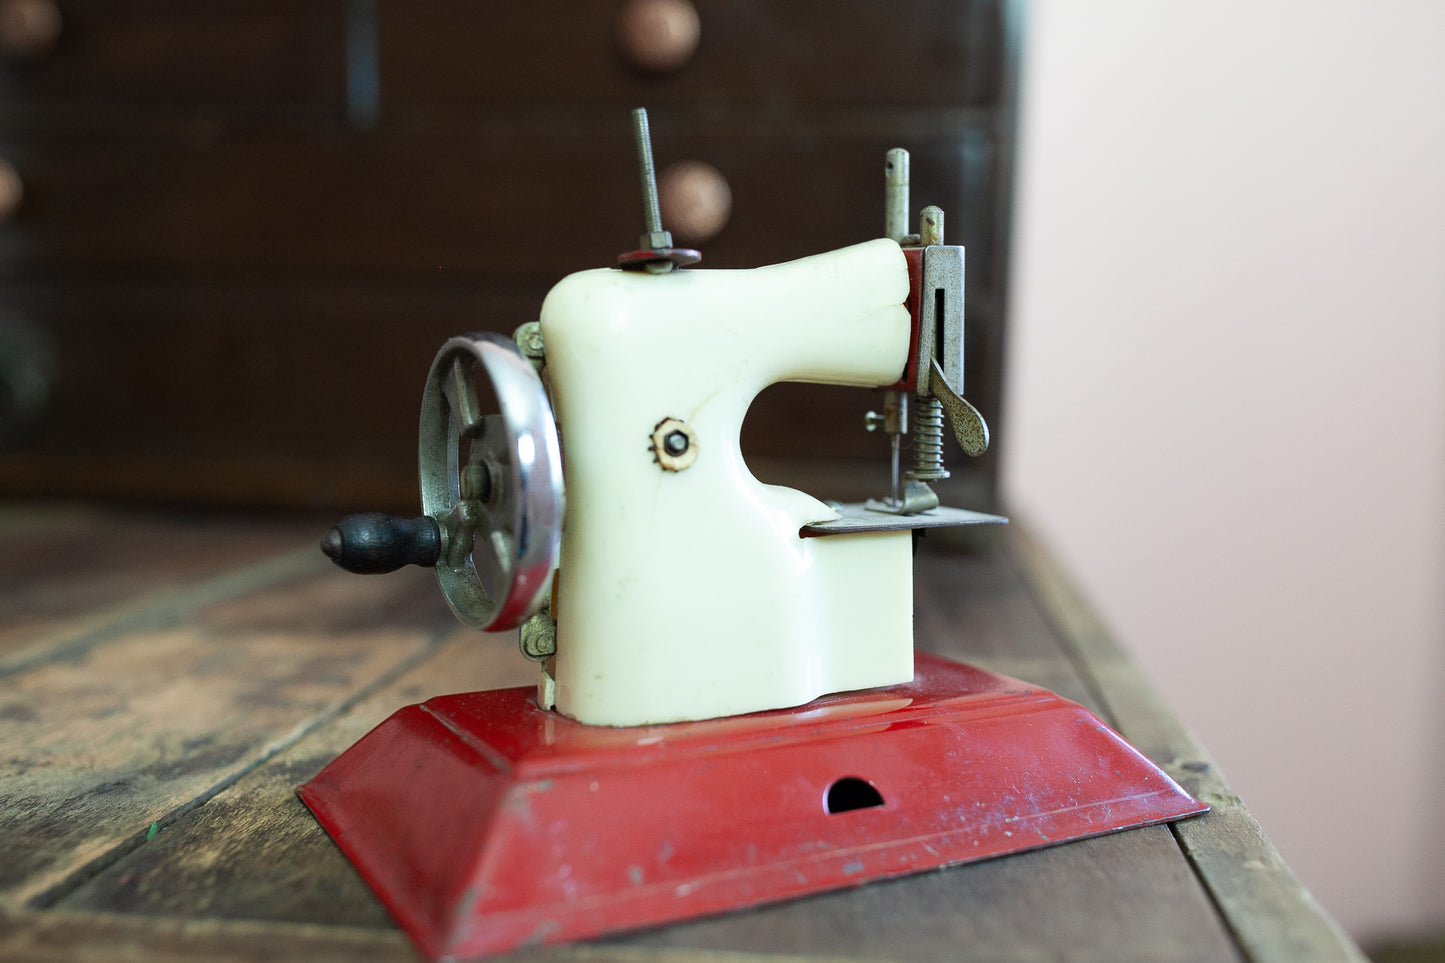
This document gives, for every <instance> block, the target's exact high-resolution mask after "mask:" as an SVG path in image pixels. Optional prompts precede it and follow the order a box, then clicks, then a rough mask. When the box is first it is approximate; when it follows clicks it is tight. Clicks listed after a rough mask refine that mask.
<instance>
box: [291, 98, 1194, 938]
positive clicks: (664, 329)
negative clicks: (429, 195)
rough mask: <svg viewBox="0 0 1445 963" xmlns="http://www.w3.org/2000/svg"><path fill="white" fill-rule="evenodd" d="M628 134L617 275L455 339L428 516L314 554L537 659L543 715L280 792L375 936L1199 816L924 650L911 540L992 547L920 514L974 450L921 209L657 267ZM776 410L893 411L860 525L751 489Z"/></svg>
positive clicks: (1095, 731) (497, 698) (745, 888)
mask: <svg viewBox="0 0 1445 963" xmlns="http://www.w3.org/2000/svg"><path fill="white" fill-rule="evenodd" d="M634 125H635V131H636V134H637V143H638V153H639V159H640V165H639V166H640V169H641V176H640V182H641V185H642V193H643V199H644V212H645V214H644V224H645V230H644V232H643V234H642V237H641V243H640V246H639V248H638V249H637V250H634V251H629V252H627V253H626V254H624V255H623V256H622V257H621V258H619V263H620V268H607V269H598V270H589V271H582V272H579V273H576V274H572V275H570V276H568V277H565V278H563V279H562V280H561V281H560V282H559V283H558V284H557V285H556V286H555V287H554V288H553V289H552V290H551V292H550V293H549V294H548V296H547V297H546V299H545V301H544V303H543V304H542V307H541V312H540V319H539V320H538V321H535V322H529V323H528V324H524V325H523V326H522V327H520V328H519V329H518V330H517V331H516V332H515V333H514V334H513V336H512V337H511V338H508V337H505V336H503V335H499V334H495V333H489V332H483V333H479V334H471V335H463V336H460V337H456V338H452V339H451V340H449V341H447V342H446V343H445V344H444V345H443V346H442V348H441V350H440V351H439V352H438V354H437V356H436V359H435V361H434V362H433V364H432V367H431V371H430V373H429V375H428V377H427V381H426V386H425V390H424V392H423V399H422V412H421V424H420V445H419V453H420V481H421V495H422V510H423V514H422V516H421V517H420V518H415V519H402V518H397V517H394V516H389V515H382V514H378V513H368V514H363V515H354V516H350V517H348V518H346V519H343V520H342V522H340V523H339V524H338V525H337V526H336V527H335V528H333V529H332V530H331V531H330V532H329V533H327V535H326V536H325V537H324V538H323V540H322V548H323V550H324V551H325V552H326V553H327V554H328V555H330V556H331V557H332V558H333V559H334V560H335V561H337V563H338V564H340V565H342V566H343V567H344V568H348V569H350V570H352V571H356V572H363V573H379V572H386V571H391V570H394V569H396V568H398V567H400V566H402V565H405V564H409V563H414V564H420V565H429V566H433V567H435V569H436V574H437V578H438V581H439V583H440V585H441V588H442V592H443V594H444V595H445V597H446V599H447V602H448V603H449V604H450V606H451V607H452V610H453V611H454V612H455V613H456V615H457V616H458V618H460V619H461V620H462V621H463V622H465V623H466V624H468V625H471V626H474V627H476V628H478V629H483V630H502V629H509V628H519V629H520V631H519V633H518V637H519V644H520V647H521V650H522V653H523V655H525V656H526V657H528V658H530V659H532V660H534V661H535V662H537V663H538V665H539V674H540V680H539V682H538V684H537V686H536V687H535V688H531V687H523V688H516V689H496V690H488V691H479V692H463V693H458V694H455V695H444V696H438V697H435V698H433V699H429V700H428V701H427V702H425V703H422V704H420V705H414V706H408V707H406V708H403V709H400V710H398V711H397V712H396V713H395V714H393V715H392V716H391V717H390V718H389V719H387V720H386V721H385V722H384V723H382V724H381V725H379V726H378V727H376V728H375V729H374V730H372V732H370V733H369V734H368V735H367V736H366V737H364V738H363V739H362V740H361V741H360V742H358V743H357V744H356V745H355V746H353V747H352V748H351V749H349V750H348V751H347V752H346V753H344V754H343V755H342V756H340V757H339V758H337V759H336V760H335V761H333V762H332V763H331V764H329V765H328V766H327V767H326V768H325V769H323V770H322V771H321V772H320V773H319V774H317V776H316V777H315V778H314V779H312V780H311V781H310V782H308V783H307V784H306V785H304V786H302V787H300V789H299V790H298V792H299V794H300V795H301V797H302V799H303V800H304V801H305V802H306V804H307V805H308V806H309V807H310V808H311V809H312V811H313V812H314V813H315V814H316V816H317V818H318V819H319V820H320V821H321V823H322V825H324V826H325V828H326V829H327V831H328V832H330V833H331V835H332V837H333V838H334V839H335V840H336V842H337V844H338V845H339V846H340V847H341V848H342V849H343V850H344V851H345V852H346V854H347V856H348V857H350V858H351V860H352V861H353V863H355V865H356V867H357V868H358V870H359V871H360V872H361V874H362V876H363V877H364V878H365V879H366V881H367V882H368V883H369V884H370V885H371V886H372V888H373V889H374V890H375V892H376V893H377V895H378V896H379V897H380V898H381V900H382V901H383V902H385V904H386V905H387V907H388V909H389V910H390V911H391V912H392V914H393V916H394V917H395V918H396V920H397V922H398V923H399V924H400V925H402V926H403V927H404V928H405V929H406V930H407V931H408V932H409V933H410V934H411V936H412V937H413V938H414V939H415V940H416V941H417V942H418V944H419V945H420V946H421V948H422V949H423V951H424V952H426V953H427V954H428V955H429V956H432V957H435V958H443V957H445V958H456V957H464V956H473V955H476V954H480V953H488V952H496V951H504V950H508V949H512V948H514V947H517V946H519V945H523V944H535V943H539V942H540V943H552V942H558V941H562V940H569V939H582V938H587V937H590V936H594V935H598V934H602V933H608V932H614V931H618V930H624V929H629V928H635V927H640V926H648V925H657V924H659V923H664V922H667V921H670V920H676V919H682V918H687V917H691V916H697V915H703V914H708V913H715V912H721V911H724V910H728V909H733V908H737V907H743V906H753V905H758V904H760V903H764V902H769V901H772V900H779V899H787V898H793V897H797V896H801V895H805V894H807V893H813V892H818V891H822V890H826V889H832V888H836V887H843V886H856V885H859V884H860V883H862V882H865V881H868V880H872V879H878V878H883V877H889V876H897V875H902V874H905V873H912V872H918V871H922V870H927V869H933V868H937V867H941V866H945V865H949V864H954V863H961V862H968V861H972V860H977V859H984V858H989V857H992V856H998V855H1002V854H1006V853H1009V852H1015V851H1019V850H1022V849H1031V848H1035V847H1037V846H1040V845H1052V844H1056V843H1060V842H1065V841H1068V840H1072V839H1079V838H1083V837H1086V836H1092V835H1098V834H1100V833H1104V832H1113V831H1116V830H1119V829H1125V828H1129V827H1132V826H1138V825H1145V824H1149V823H1154V822H1160V821H1164V820H1168V819H1175V818H1179V817H1181V816H1184V815H1189V814H1192V813H1197V812H1201V811H1203V810H1204V809H1205V808H1207V807H1204V806H1202V804H1200V803H1199V802H1198V801H1196V800H1194V799H1192V798H1191V797H1189V796H1188V794H1187V793H1185V792H1183V790H1181V789H1180V788H1179V786H1178V785H1177V784H1175V783H1174V782H1173V781H1172V780H1170V779H1169V777H1168V776H1167V775H1165V774H1164V773H1163V772H1162V771H1160V770H1159V769H1158V768H1157V767H1155V766H1154V765H1153V764H1151V763H1150V762H1149V761H1148V760H1146V759H1144V758H1143V757H1142V756H1140V755H1139V754H1138V753H1137V752H1135V751H1134V750H1133V749H1132V748H1130V747H1129V746H1128V745H1127V744H1126V743H1124V742H1123V740H1122V739H1120V738H1119V737H1118V736H1117V735H1116V734H1114V733H1113V732H1111V731H1110V730H1109V729H1108V728H1107V727H1106V726H1105V725H1104V724H1103V723H1101V722H1100V721H1099V720H1098V719H1096V718H1095V717H1094V716H1092V715H1091V714H1090V713H1088V712H1087V711H1086V710H1084V709H1083V708H1081V707H1079V706H1077V705H1075V704H1073V703H1070V702H1068V701H1066V700H1063V699H1061V698H1059V697H1058V696H1056V695H1054V694H1053V693H1050V692H1048V691H1047V690H1045V689H1041V688H1039V687H1037V686H1031V685H1028V684H1027V683H1024V682H1020V681H1018V680H1013V679H1007V678H1004V677H1002V676H995V675H992V674H990V673H987V672H983V671H981V670H978V669H974V668H972V667H970V666H967V665H963V664H961V663H957V662H953V661H951V660H948V659H944V658H941V657H939V656H937V655H930V654H927V653H918V654H917V656H915V653H914V649H913V619H912V604H913V591H912V575H913V571H912V569H913V554H912V547H913V537H914V532H915V531H916V530H919V529H924V528H932V527H942V526H955V525H976V524H992V523H999V522H1002V521H1003V519H1002V518H999V517H997V516H993V515H986V514H982V513H978V512H972V511H967V510H964V509H959V508H950V507H946V506H942V505H940V504H939V500H938V497H937V496H936V495H935V493H934V492H933V491H932V489H931V488H930V487H929V483H930V482H933V481H936V480H938V479H940V478H943V477H946V476H947V474H948V472H947V470H946V469H945V467H944V459H943V450H944V427H945V414H946V415H947V423H948V424H949V425H951V427H952V429H953V432H952V433H953V435H954V437H955V438H956V439H957V441H958V443H959V446H960V447H961V448H962V449H963V450H964V451H965V452H967V453H969V454H977V453H979V452H981V451H983V450H984V449H985V448H986V447H987V444H988V432H987V428H986V427H985V426H984V423H983V419H982V418H981V417H980V416H979V414H978V412H977V411H975V410H974V409H973V407H972V406H970V405H969V404H968V402H966V401H964V400H963V398H962V397H961V395H962V391H963V293H964V286H963V277H964V274H963V249H962V248H961V247H957V246H952V245H947V244H944V243H943V237H942V234H943V229H942V225H943V215H942V212H941V211H939V210H938V209H937V208H925V209H924V211H923V214H922V215H921V217H920V222H919V230H918V232H917V233H916V234H912V233H910V232H909V231H908V223H907V222H908V215H907V213H906V212H907V205H908V199H907V196H908V178H907V154H906V152H903V151H901V150H895V151H891V152H890V153H889V156H888V158H887V162H886V164H885V198H886V202H885V231H884V233H885V237H883V238H880V239H877V240H871V241H865V242H864V243H860V244H856V245H854V246H851V247H845V248H842V249H840V250H835V251H831V252H828V253H824V254H819V255H816V256H813V257H806V258H803V259H801V260H797V261H792V262H790V263H786V264H778V265H773V266H769V267H760V268H756V269H752V270H725V271H713V270H704V269H696V268H688V269H686V270H677V268H679V267H684V266H687V265H690V264H692V263H694V262H696V261H697V260H698V257H699V255H698V254H697V252H695V251H690V250H686V249H680V248H674V247H672V241H671V237H670V235H668V234H667V233H666V232H665V231H663V230H662V228H661V224H660V222H659V218H658V213H657V204H656V194H655V185H654V184H653V178H652V161H651V148H650V143H649V139H648V137H647V131H646V118H645V115H644V114H641V113H640V112H638V114H635V115H634ZM780 381H808V382H817V383H821V384H830V385H848V386H862V387H869V388H878V389H883V399H884V400H883V405H882V409H883V410H882V411H881V412H877V413H875V412H869V413H867V416H866V418H865V419H864V426H866V427H867V428H868V429H869V430H875V429H882V431H883V432H884V433H885V435H886V436H887V437H888V438H889V442H890V444H889V449H890V465H889V468H890V470H889V472H888V476H887V477H888V481H887V485H886V488H885V486H883V485H882V484H880V489H884V490H883V491H880V494H879V497H877V498H874V499H870V500H868V501H867V502H865V503H861V504H842V503H838V502H831V501H829V502H825V501H822V500H820V499H819V498H818V497H815V496H814V495H813V494H809V493H805V492H801V491H796V490H794V489H791V488H785V487H780V486H776V485H765V484H763V483H761V482H759V481H758V480H757V479H756V478H755V477H754V476H753V475H752V473H751V472H750V471H749V470H748V466H747V464H746V463H745V461H744V459H743V456H742V452H741V451H740V449H739V435H740V431H741V427H742V423H743V418H744V416H745V415H746V413H747V411H748V408H749V406H750V405H751V404H752V402H753V400H754V398H756V397H757V395H758V393H759V392H760V391H762V390H763V389H764V388H766V387H767V386H769V385H771V384H774V383H776V382H780ZM488 386H490V390H487V389H488ZM488 400H491V401H494V402H495V404H492V405H490V406H489V405H488V404H487V402H488ZM489 407H490V410H488V409H489ZM861 427H862V426H860V430H861ZM905 450H907V452H908V453H909V455H910V464H908V465H907V466H906V467H905V465H904V464H903V460H902V456H903V453H904V452H905ZM882 476H883V473H882V471H881V470H880V482H881V480H882ZM823 494H826V493H823ZM1005 827H1007V828H1005Z"/></svg>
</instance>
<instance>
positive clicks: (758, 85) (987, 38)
mask: <svg viewBox="0 0 1445 963" xmlns="http://www.w3.org/2000/svg"><path fill="white" fill-rule="evenodd" d="M695 5H696V7H697V10H698V16H699V19H700V20H701V26H702V36H701V45H700V46H699V48H698V51H697V53H696V55H695V56H694V57H693V58H692V59H691V60H690V61H689V62H688V64H687V65H686V66H685V67H683V68H682V69H681V70H678V71H676V72H675V73H671V74H669V75H666V76H663V77H659V76H656V75H652V74H649V73H647V72H645V71H636V70H633V69H630V67H629V64H628V62H627V60H626V58H625V57H623V56H622V55H621V53H620V52H619V50H618V49H617V46H616V44H615V42H614V35H615V23H614V19H615V16H616V10H617V6H618V5H617V4H614V3H591V4H582V5H578V4H574V3H565V2H561V3H559V2H556V0H550V2H544V3H533V4H531V5H529V15H528V16H527V17H517V18H511V19H507V18H504V17H502V16H500V14H499V11H498V9H497V5H495V4H486V3H473V2H468V0H421V2H418V0H383V2H382V3H381V7H380V14H381V51H380V54H381V69H382V73H383V75H384V76H386V77H389V78H394V80H391V81H389V82H388V86H389V94H388V98H387V109H388V110H395V111H404V112H416V111H419V110H422V109H427V108H430V109H433V110H434V109H437V108H439V107H453V108H464V109H467V110H476V109H479V108H488V107H491V108H496V107H504V108H505V107H512V106H515V105H517V104H526V105H528V106H532V107H534V108H543V107H546V106H556V105H567V106H572V105H576V104H579V103H587V104H596V103H607V104H619V105H623V106H627V107H632V106H636V105H637V104H643V103H645V104H649V105H656V104H672V103H679V102H682V103H689V104H701V105H704V106H723V105H731V104H749V105H767V104H775V105H794V104H817V103H829V104H849V105H857V104H892V105H899V106H904V105H908V106H917V105H933V106H950V105H957V104H986V103H993V102H996V101H997V99H998V97H999V86H998V73H999V72H998V70H997V60H996V58H997V57H998V50H999V47H1000V46H1001V37H1000V36H999V31H1000V5H999V4H997V3H989V2H979V0H971V2H962V3H961V2H950V0H918V2H913V3H909V4H907V5H905V6H902V7H884V6H880V5H878V4H875V3H871V2H869V0H786V2H773V3H768V4H765V5H759V4H746V3H730V2H726V0H697V2H696V4H695Z"/></svg>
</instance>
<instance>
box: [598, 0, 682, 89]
mask: <svg viewBox="0 0 1445 963" xmlns="http://www.w3.org/2000/svg"><path fill="white" fill-rule="evenodd" d="M701 39H702V22H701V21H700V20H699V19H698V16H697V8H696V7H694V6H693V5H692V4H691V3H690V2H689V0H628V2H626V3H624V4H623V5H622V7H621V9H620V10H618V11H617V45H618V47H620V48H621V49H622V53H623V54H624V55H625V56H626V57H627V59H628V60H629V61H631V62H632V64H633V66H636V67H639V68H641V69H643V70H650V71H654V72H657V73H670V72H672V71H674V70H678V69H679V68H681V67H683V66H684V65H685V64H687V62H688V61H689V60H691V59H692V55H693V54H694V53H695V52H696V51H697V45H698V41H699V40H701Z"/></svg>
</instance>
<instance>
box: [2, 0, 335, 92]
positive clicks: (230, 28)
mask: <svg viewBox="0 0 1445 963" xmlns="http://www.w3.org/2000/svg"><path fill="white" fill-rule="evenodd" d="M59 11H60V15H61V18H62V27H61V31H60V34H59V36H58V39H57V40H56V43H55V46H54V48H53V49H51V50H50V51H49V52H48V53H44V54H40V55H37V56H35V57H34V58H32V59H27V60H24V61H22V62H15V60H14V59H13V58H12V59H11V61H9V62H6V63H4V64H0V108H3V109H5V110H15V109H16V108H17V107H18V108H23V109H24V110H25V111H27V112H32V113H39V112H41V111H44V110H54V109H56V108H58V107H65V106H83V107H84V108H85V109H87V110H94V109H95V108H96V107H98V106H100V105H103V104H112V105H115V104H132V105H134V104H147V105H154V106H166V107H182V108H186V107H189V108H200V107H204V108H205V109H208V110H213V109H224V108H226V107H227V106H237V105H245V104H255V105H271V106H275V105H277V104H295V103H308V104H321V105H331V106H333V107H335V108H337V109H339V108H340V107H341V106H342V104H343V99H344V94H345V76H346V68H345V21H344V13H345V0H308V2H305V3H296V2H288V0H205V2H195V0H59Z"/></svg>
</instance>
